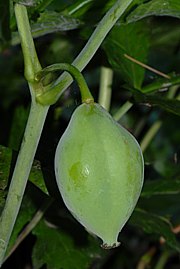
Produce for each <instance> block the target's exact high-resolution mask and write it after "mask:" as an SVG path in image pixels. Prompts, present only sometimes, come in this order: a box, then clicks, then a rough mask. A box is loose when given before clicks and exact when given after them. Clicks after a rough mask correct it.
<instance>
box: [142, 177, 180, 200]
mask: <svg viewBox="0 0 180 269" xmlns="http://www.w3.org/2000/svg"><path fill="white" fill-rule="evenodd" d="M172 194H180V177H179V179H176V180H165V179H164V180H154V181H148V182H146V183H145V185H144V187H143V191H142V193H141V197H151V196H154V195H172Z"/></svg>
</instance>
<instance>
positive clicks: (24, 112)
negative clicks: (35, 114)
mask: <svg viewBox="0 0 180 269" xmlns="http://www.w3.org/2000/svg"><path fill="white" fill-rule="evenodd" d="M28 114H29V108H27V107H24V106H23V105H20V106H17V107H16V109H15V111H14V113H13V119H12V125H11V131H10V137H9V143H8V146H9V147H10V148H11V149H13V150H16V151H18V150H19V147H20V144H21V140H22V137H23V134H24V130H25V127H26V122H27V119H28Z"/></svg>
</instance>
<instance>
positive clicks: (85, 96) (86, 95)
mask: <svg viewBox="0 0 180 269" xmlns="http://www.w3.org/2000/svg"><path fill="white" fill-rule="evenodd" d="M59 70H63V71H67V72H69V73H70V74H71V76H72V77H73V78H74V79H75V80H76V81H77V83H78V85H79V88H80V92H81V98H82V102H83V103H92V102H94V99H93V97H92V95H91V93H90V91H89V88H88V86H87V83H86V81H85V79H84V77H83V75H82V74H81V72H80V71H79V70H78V69H77V68H76V67H75V66H73V65H71V64H68V63H60V64H53V65H50V66H48V67H46V68H44V69H43V70H42V71H40V72H38V73H37V75H36V80H37V81H39V80H41V79H43V77H44V76H46V75H47V74H49V73H51V72H55V71H59ZM36 100H37V101H38V95H37V96H36ZM51 102H54V103H55V102H56V100H53V99H52V100H51Z"/></svg>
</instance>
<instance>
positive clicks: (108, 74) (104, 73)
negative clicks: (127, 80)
mask: <svg viewBox="0 0 180 269" xmlns="http://www.w3.org/2000/svg"><path fill="white" fill-rule="evenodd" d="M112 81H113V71H112V69H111V68H109V67H105V66H103V67H101V76H100V89H99V100H98V103H99V104H100V105H101V106H103V107H104V108H105V109H106V110H107V111H109V109H110V103H111V94H112V88H111V86H112Z"/></svg>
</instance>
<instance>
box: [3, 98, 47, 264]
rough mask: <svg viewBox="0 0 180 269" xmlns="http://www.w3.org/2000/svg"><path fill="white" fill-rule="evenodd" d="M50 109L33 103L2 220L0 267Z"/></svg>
mask: <svg viewBox="0 0 180 269" xmlns="http://www.w3.org/2000/svg"><path fill="white" fill-rule="evenodd" d="M47 112H48V107H44V106H41V105H39V104H37V103H33V104H32V106H31V110H30V114H29V119H28V122H27V126H26V130H25V134H24V138H23V141H22V145H21V149H20V152H19V155H18V159H17V162H16V166H15V169H14V173H13V176H12V180H11V184H10V187H9V191H8V196H7V199H6V204H5V207H4V210H3V212H2V215H1V219H0V231H1V233H0V266H1V264H2V262H3V258H4V255H5V252H6V249H7V245H8V242H9V239H10V236H11V233H12V230H13V227H14V224H15V221H16V218H17V215H18V212H19V208H20V205H21V202H22V198H23V195H24V191H25V187H26V183H27V180H28V177H29V173H30V170H31V166H32V162H33V159H34V155H35V152H36V149H37V145H38V143H39V139H40V135H41V131H42V128H43V125H44V121H45V118H46V115H47Z"/></svg>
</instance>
